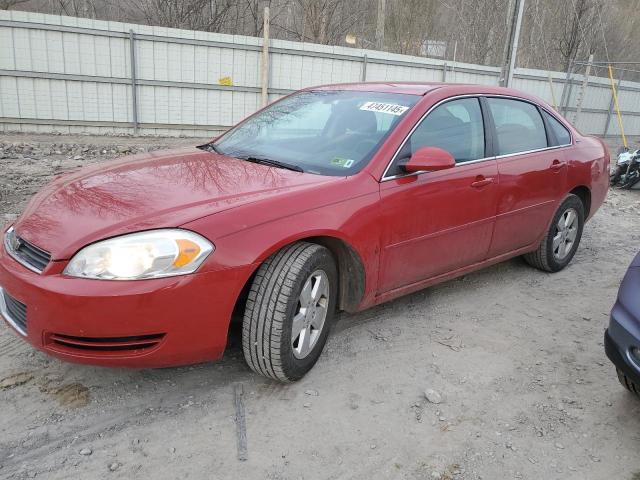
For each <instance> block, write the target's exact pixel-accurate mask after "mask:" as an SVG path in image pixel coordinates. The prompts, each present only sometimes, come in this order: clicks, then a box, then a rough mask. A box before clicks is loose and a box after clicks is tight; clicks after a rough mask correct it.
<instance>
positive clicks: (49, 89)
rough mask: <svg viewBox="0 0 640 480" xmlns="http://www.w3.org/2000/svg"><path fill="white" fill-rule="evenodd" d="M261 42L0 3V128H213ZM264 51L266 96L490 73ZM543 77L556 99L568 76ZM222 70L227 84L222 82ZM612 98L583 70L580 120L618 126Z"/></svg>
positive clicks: (365, 54)
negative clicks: (331, 85) (316, 87)
mask: <svg viewBox="0 0 640 480" xmlns="http://www.w3.org/2000/svg"><path fill="white" fill-rule="evenodd" d="M131 31H132V32H133V34H132V33H131ZM132 38H133V41H132ZM261 44H262V39H260V38H254V37H245V36H238V35H225V34H219V33H207V32H196V31H190V30H178V29H171V28H164V27H152V26H147V25H134V24H125V23H119V22H106V21H100V20H91V19H84V18H75V17H64V16H55V15H44V14H38V13H29V12H20V11H0V131H24V132H61V133H91V134H130V133H134V132H137V133H138V134H141V135H188V136H208V135H212V134H215V133H216V132H220V131H222V130H224V129H226V128H227V127H229V126H230V125H233V124H234V123H236V122H238V121H239V120H241V119H242V118H244V117H246V116H247V115H249V114H251V113H253V112H254V111H255V110H256V109H257V108H258V107H259V104H260V61H261V60H260V51H261ZM132 45H133V49H132V48H131V47H132ZM132 50H133V57H134V58H135V63H134V65H135V69H134V70H135V77H136V79H135V87H133V86H132V68H131V65H132ZM269 61H270V78H269V98H270V100H274V99H276V98H279V97H281V96H282V95H285V94H287V93H289V92H291V91H294V90H298V89H300V88H303V87H307V86H311V85H318V84H324V83H338V82H353V81H362V80H365V79H366V80H367V81H375V80H395V81H447V82H454V83H456V82H457V83H481V84H491V85H496V84H497V83H498V78H499V75H500V70H499V69H498V68H496V67H488V66H481V65H470V64H463V63H459V62H456V63H452V62H448V63H445V62H443V61H442V60H437V59H428V58H423V57H412V56H407V55H398V54H393V53H386V52H377V51H372V50H362V49H353V48H345V47H334V46H326V45H316V44H308V43H299V42H289V41H283V40H271V42H270V58H269ZM551 76H552V78H553V82H554V90H555V96H556V99H557V101H558V102H559V101H560V99H561V98H562V97H563V89H564V88H565V79H566V75H565V73H561V72H551ZM225 77H230V78H231V80H232V85H231V86H226V85H223V84H221V79H223V78H225ZM223 83H224V82H223ZM572 83H573V87H571V89H569V87H568V85H567V95H566V97H567V98H568V103H567V106H568V107H569V108H568V109H566V110H564V113H566V114H567V116H568V118H569V119H570V120H572V119H574V118H573V116H574V115H575V108H572V106H574V105H575V104H576V98H575V97H576V95H577V94H578V91H579V90H580V85H581V84H582V77H581V76H575V77H574V79H573V80H572ZM513 86H514V87H515V88H519V89H521V90H525V91H528V92H531V93H534V94H537V95H538V96H540V97H542V98H544V99H546V100H547V101H549V102H550V103H552V95H551V89H550V85H549V81H548V74H547V72H546V71H539V70H526V69H518V70H517V71H516V74H515V77H514V85H513ZM134 88H135V93H136V97H137V100H136V102H135V108H134V96H133V91H134V90H133V89H134ZM569 90H571V92H570V93H569ZM610 103H611V92H610V88H609V81H608V79H606V78H598V77H591V79H590V82H589V86H588V89H587V91H586V94H585V100H584V103H583V109H582V113H581V115H580V117H579V118H578V119H577V122H576V123H577V126H578V128H579V129H581V130H582V131H584V132H585V133H594V134H599V135H602V134H603V133H605V130H606V133H608V134H610V135H611V134H617V133H618V125H617V121H616V119H615V115H614V116H610ZM620 105H621V108H622V110H624V111H625V129H626V130H627V133H628V134H630V135H640V84H638V83H636V84H632V83H627V82H623V83H622V88H621V91H620ZM607 124H609V127H607V128H605V127H606V125H607Z"/></svg>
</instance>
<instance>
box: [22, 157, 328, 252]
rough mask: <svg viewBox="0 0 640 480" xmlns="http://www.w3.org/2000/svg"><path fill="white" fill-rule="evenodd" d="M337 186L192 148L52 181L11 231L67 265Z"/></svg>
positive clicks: (325, 179) (322, 178)
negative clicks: (119, 244) (231, 212)
mask: <svg viewBox="0 0 640 480" xmlns="http://www.w3.org/2000/svg"><path fill="white" fill-rule="evenodd" d="M339 178H340V177H325V176H319V175H312V174H306V173H299V172H294V171H290V170H285V169H282V168H275V167H270V166H265V165H259V164H255V163H250V162H247V161H244V160H239V159H236V158H233V157H228V156H224V155H217V154H214V153H210V152H206V151H202V150H199V149H197V148H187V149H180V150H169V151H162V152H153V153H146V154H140V155H133V156H129V157H123V158H121V159H118V160H116V161H114V162H109V163H106V164H104V163H103V164H100V165H94V166H91V167H87V168H83V169H80V170H78V171H75V172H71V173H67V174H64V175H62V176H60V177H58V178H56V179H55V180H54V181H52V182H51V183H50V184H49V185H47V186H46V187H45V188H44V189H43V190H41V191H40V192H39V193H38V194H37V195H36V196H35V197H33V199H32V200H31V202H30V203H29V205H28V206H27V208H26V210H25V212H24V213H23V214H22V216H21V217H20V218H19V219H18V221H17V223H16V225H15V228H16V231H17V233H18V235H20V236H21V237H23V238H24V239H25V240H27V241H29V242H31V243H33V244H34V245H36V246H38V247H40V248H42V249H44V250H47V251H48V252H50V253H51V256H52V259H54V260H65V259H68V258H70V257H71V256H72V255H73V254H74V253H75V252H77V251H78V250H79V249H80V248H82V247H83V246H85V245H87V244H89V243H92V242H95V241H97V240H101V239H104V238H108V237H113V236H115V235H120V234H123V233H129V232H134V231H140V230H149V229H154V228H165V227H177V226H180V225H183V224H185V223H188V222H190V221H193V220H195V219H198V218H201V217H204V216H207V215H212V214H215V213H218V212H221V211H223V210H228V209H231V208H235V207H237V206H239V205H243V204H247V203H252V202H257V201H259V200H261V199H263V198H265V197H267V196H272V195H274V194H277V193H278V192H285V191H290V190H292V189H302V188H307V187H308V186H310V185H317V184H318V183H322V182H330V181H336V180H338V179H339Z"/></svg>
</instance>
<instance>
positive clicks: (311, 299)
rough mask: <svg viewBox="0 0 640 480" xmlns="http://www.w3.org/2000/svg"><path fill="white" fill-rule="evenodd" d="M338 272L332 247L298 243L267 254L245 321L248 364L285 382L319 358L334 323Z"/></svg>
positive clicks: (244, 329) (297, 376) (254, 287)
mask: <svg viewBox="0 0 640 480" xmlns="http://www.w3.org/2000/svg"><path fill="white" fill-rule="evenodd" d="M336 296H337V272H336V266H335V262H334V260H333V257H332V255H331V252H329V250H327V249H326V248H325V247H322V246H320V245H316V244H312V243H307V242H298V243H294V244H292V245H289V246H287V247H285V248H283V249H282V250H280V251H278V252H276V253H275V254H273V255H272V256H271V257H269V258H268V259H267V260H266V261H265V262H264V263H263V264H262V265H261V266H260V268H259V269H258V272H257V273H256V276H255V278H254V280H253V284H252V285H251V290H250V291H249V296H248V298H247V304H246V307H245V312H244V319H243V324H242V348H243V351H244V357H245V360H246V361H247V364H248V365H249V367H250V368H251V369H252V370H253V371H255V372H256V373H259V374H261V375H264V376H266V377H270V378H273V379H275V380H279V381H281V382H292V381H295V380H299V379H300V378H302V377H303V376H304V375H305V374H306V373H307V372H308V371H309V370H311V368H312V367H313V365H314V364H315V363H316V361H317V360H318V358H319V357H320V354H321V353H322V349H323V348H324V344H325V342H326V340H327V335H328V334H329V330H330V328H331V323H332V321H333V315H334V311H335V305H336Z"/></svg>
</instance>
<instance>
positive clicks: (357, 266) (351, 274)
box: [234, 232, 366, 315]
mask: <svg viewBox="0 0 640 480" xmlns="http://www.w3.org/2000/svg"><path fill="white" fill-rule="evenodd" d="M296 242H308V243H315V244H317V245H322V246H323V247H325V248H327V249H328V250H329V251H330V252H331V254H332V255H333V258H334V260H335V262H336V269H337V271H338V303H337V305H338V309H339V310H344V311H347V312H355V311H357V310H358V307H359V305H360V303H361V302H362V299H363V298H364V295H365V287H366V271H365V266H364V262H363V260H362V257H361V256H360V254H359V253H358V252H357V250H356V249H355V248H354V247H353V246H352V245H351V243H350V242H348V241H347V240H346V239H344V238H342V237H340V236H337V235H331V234H327V233H324V232H323V233H322V234H314V233H309V234H307V235H301V236H297V237H295V238H289V239H287V240H283V241H282V242H279V243H277V244H276V245H273V246H272V247H271V248H269V249H268V250H266V251H264V252H263V253H262V254H261V255H260V256H259V258H258V259H257V260H256V261H255V262H254V266H255V268H254V270H253V271H252V272H251V275H249V277H248V278H247V280H246V281H245V284H244V286H243V287H242V289H241V293H240V295H239V296H238V299H237V300H236V305H235V308H234V312H235V314H236V315H238V314H241V311H242V310H243V307H244V303H245V302H246V297H247V293H248V291H249V289H250V287H251V283H252V282H253V279H254V278H255V275H256V272H257V271H258V269H259V268H260V266H261V265H262V264H263V263H264V261H265V260H266V259H267V258H269V257H270V256H271V255H273V254H274V253H276V252H277V251H279V250H281V249H283V248H285V247H287V246H288V245H291V244H293V243H296Z"/></svg>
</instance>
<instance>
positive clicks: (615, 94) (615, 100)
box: [609, 65, 629, 148]
mask: <svg viewBox="0 0 640 480" xmlns="http://www.w3.org/2000/svg"><path fill="white" fill-rule="evenodd" d="M609 80H610V81H611V92H612V93H613V104H614V105H615V107H616V114H617V115H618V125H619V126H620V134H621V135H622V144H623V145H624V148H629V145H628V144H627V137H626V136H625V134H624V126H623V125H622V115H621V114H620V105H618V92H617V91H616V83H615V82H614V81H613V68H611V65H609Z"/></svg>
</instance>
